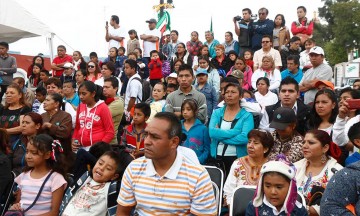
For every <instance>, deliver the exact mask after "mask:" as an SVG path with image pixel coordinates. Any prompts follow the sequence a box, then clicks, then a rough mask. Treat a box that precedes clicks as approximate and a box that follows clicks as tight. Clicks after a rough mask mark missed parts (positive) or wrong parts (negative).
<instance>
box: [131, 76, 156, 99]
mask: <svg viewBox="0 0 360 216" xmlns="http://www.w3.org/2000/svg"><path fill="white" fill-rule="evenodd" d="M133 80H137V81H139V82H140V83H141V85H142V100H140V98H139V97H137V99H138V100H139V101H141V102H145V101H146V100H147V99H148V98H150V97H151V91H152V90H151V85H150V83H149V82H148V81H146V80H142V79H140V78H139V77H134V78H133Z"/></svg>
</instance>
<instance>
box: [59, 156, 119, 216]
mask: <svg viewBox="0 0 360 216" xmlns="http://www.w3.org/2000/svg"><path fill="white" fill-rule="evenodd" d="M125 168H126V166H125V164H124V163H123V161H122V159H121V158H120V157H119V156H118V154H117V153H116V152H114V151H107V152H105V153H103V154H102V156H101V157H100V158H99V159H98V160H97V162H96V164H95V166H94V168H93V169H92V170H91V171H88V172H85V173H84V174H83V175H82V176H81V177H80V178H78V179H75V184H74V185H72V186H71V187H69V188H68V189H67V190H66V192H65V196H64V198H63V200H62V203H61V207H60V215H63V216H72V215H115V214H116V206H117V202H116V200H117V195H118V193H119V189H120V182H119V181H118V180H119V179H121V177H122V173H123V172H124V170H125Z"/></svg>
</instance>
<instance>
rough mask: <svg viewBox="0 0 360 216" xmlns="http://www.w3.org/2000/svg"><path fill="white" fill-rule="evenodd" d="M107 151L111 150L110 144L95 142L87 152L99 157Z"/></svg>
mask: <svg viewBox="0 0 360 216" xmlns="http://www.w3.org/2000/svg"><path fill="white" fill-rule="evenodd" d="M107 151H111V145H109V143H106V142H97V143H95V144H94V145H92V146H91V147H90V149H89V153H90V154H92V155H93V156H94V157H95V158H96V159H99V158H100V157H101V156H102V155H103V154H104V153H105V152H107Z"/></svg>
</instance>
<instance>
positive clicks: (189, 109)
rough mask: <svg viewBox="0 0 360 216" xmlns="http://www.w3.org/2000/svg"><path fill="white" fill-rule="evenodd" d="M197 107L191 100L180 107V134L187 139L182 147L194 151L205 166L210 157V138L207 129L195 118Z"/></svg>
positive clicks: (187, 100)
mask: <svg viewBox="0 0 360 216" xmlns="http://www.w3.org/2000/svg"><path fill="white" fill-rule="evenodd" d="M197 112H198V106H197V104H196V101H195V100H193V99H186V100H185V101H184V102H183V104H182V105H181V115H182V117H183V118H184V119H183V120H181V125H182V133H183V134H185V135H186V137H187V139H186V140H185V141H184V142H183V144H182V146H184V147H187V148H190V149H192V150H194V151H195V153H196V155H197V157H198V159H199V162H200V163H201V164H205V162H206V161H207V159H208V157H209V155H210V142H211V140H210V136H209V129H208V128H207V127H206V126H205V125H204V124H203V123H202V122H201V121H200V120H199V119H197V118H196V115H197Z"/></svg>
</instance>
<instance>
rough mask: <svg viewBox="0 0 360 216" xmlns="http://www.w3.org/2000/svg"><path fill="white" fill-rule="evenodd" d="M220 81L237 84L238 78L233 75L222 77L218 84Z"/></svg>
mask: <svg viewBox="0 0 360 216" xmlns="http://www.w3.org/2000/svg"><path fill="white" fill-rule="evenodd" d="M221 83H234V84H239V80H237V79H236V78H235V77H229V76H228V77H224V78H222V79H221V81H220V84H221Z"/></svg>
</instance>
